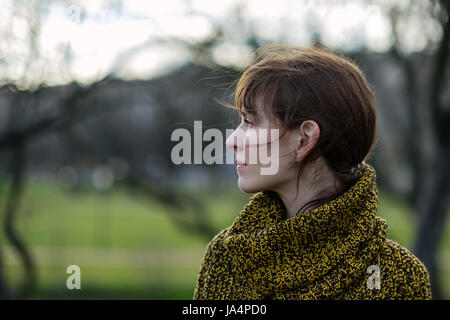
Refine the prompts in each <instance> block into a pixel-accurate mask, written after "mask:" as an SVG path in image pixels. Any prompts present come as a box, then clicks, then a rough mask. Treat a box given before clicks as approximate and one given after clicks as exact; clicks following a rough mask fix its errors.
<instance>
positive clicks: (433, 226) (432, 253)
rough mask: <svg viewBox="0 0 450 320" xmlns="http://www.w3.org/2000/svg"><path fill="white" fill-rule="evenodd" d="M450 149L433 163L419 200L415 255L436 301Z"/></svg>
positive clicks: (448, 192) (449, 185)
mask: <svg viewBox="0 0 450 320" xmlns="http://www.w3.org/2000/svg"><path fill="white" fill-rule="evenodd" d="M449 155H450V154H449V152H448V150H442V149H440V151H439V152H438V153H437V155H436V156H435V157H434V159H433V160H432V163H431V165H430V166H429V167H428V170H427V171H428V172H427V174H426V176H425V179H424V181H423V184H422V188H421V189H422V190H421V194H420V201H419V208H418V212H419V230H418V234H417V237H416V243H415V254H416V255H417V257H419V258H420V259H421V260H422V262H423V263H424V264H425V266H426V267H427V269H428V271H429V273H430V277H431V287H432V294H433V298H434V299H442V298H443V292H442V289H441V286H440V282H439V274H438V273H439V270H438V266H437V252H438V248H439V243H440V240H441V237H442V234H443V231H444V228H443V226H444V225H445V222H446V217H447V210H448V205H449V197H450V179H449V174H450V170H449V163H450V157H449Z"/></svg>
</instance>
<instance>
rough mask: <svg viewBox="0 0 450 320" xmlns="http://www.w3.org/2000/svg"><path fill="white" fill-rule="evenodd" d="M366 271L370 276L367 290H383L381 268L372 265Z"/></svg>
mask: <svg viewBox="0 0 450 320" xmlns="http://www.w3.org/2000/svg"><path fill="white" fill-rule="evenodd" d="M366 271H367V273H369V274H370V276H369V278H368V279H367V288H368V289H370V290H373V289H378V290H379V289H380V288H381V280H380V267H379V266H377V265H374V264H372V265H370V266H368V267H367V270H366Z"/></svg>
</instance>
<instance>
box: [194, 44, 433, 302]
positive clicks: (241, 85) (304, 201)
mask: <svg viewBox="0 0 450 320" xmlns="http://www.w3.org/2000/svg"><path fill="white" fill-rule="evenodd" d="M235 103H236V105H235V107H236V109H237V110H238V111H239V112H240V114H241V115H242V122H241V124H240V125H239V127H238V128H237V129H236V131H235V132H234V133H233V134H232V136H230V137H229V139H228V140H227V146H228V147H230V148H233V149H234V151H235V152H236V161H237V163H238V168H237V171H238V176H239V180H238V185H239V188H240V189H241V190H242V191H243V192H248V193H256V194H254V195H253V196H252V197H251V198H250V201H249V203H248V204H247V205H246V206H245V207H244V209H243V210H242V211H241V212H240V214H239V216H238V217H237V218H236V220H235V221H234V223H233V224H232V225H231V226H230V227H228V228H226V229H224V230H222V231H221V232H219V234H217V235H216V236H215V237H214V238H213V239H212V240H211V242H210V243H209V244H208V247H207V249H206V252H205V255H204V258H203V263H202V265H201V268H200V273H199V275H198V279H197V284H196V287H195V292H194V299H431V290H430V282H429V276H428V272H427V270H426V268H425V267H424V265H423V264H422V263H421V262H420V261H419V260H418V259H417V258H416V257H415V256H414V255H413V254H412V253H411V252H409V251H408V250H407V249H406V248H404V247H402V246H400V245H399V244H397V243H395V242H393V241H391V240H388V239H387V238H386V228H387V225H386V222H385V221H384V220H383V219H381V218H379V217H378V216H376V212H377V202H378V198H377V186H376V181H375V180H376V174H375V170H374V169H373V167H372V166H370V165H369V164H367V163H366V162H365V161H366V160H367V159H368V157H369V156H370V154H371V152H372V149H373V147H374V145H375V144H376V139H377V134H376V110H375V99H374V95H373V93H372V91H371V89H370V87H369V85H368V83H367V81H366V79H365V78H364V76H363V74H362V72H361V71H360V70H359V68H358V67H357V66H356V65H354V64H353V63H351V62H350V61H348V60H347V59H345V58H344V57H341V56H339V55H337V54H334V53H331V52H328V51H325V50H323V49H321V50H319V49H303V48H296V47H288V46H266V47H263V48H260V49H259V50H257V60H256V63H255V64H254V65H252V66H250V67H249V68H248V69H247V70H246V71H245V72H244V73H243V74H242V76H241V78H240V79H239V81H238V83H237V87H236V95H235ZM262 129H264V130H265V132H267V133H268V134H267V135H266V139H263V138H261V139H260V140H259V137H260V136H258V140H254V139H253V141H254V142H255V141H256V143H251V139H249V136H250V134H249V133H250V132H252V131H254V132H259V131H263V130H262ZM262 136H263V135H262ZM273 137H275V138H273ZM275 146H276V148H275ZM263 147H264V148H266V149H268V150H269V151H271V152H273V153H274V154H275V155H276V157H273V154H271V160H272V161H276V162H277V170H276V172H274V173H273V174H261V172H262V171H261V169H262V168H264V167H267V166H268V164H267V163H262V161H256V162H253V163H251V162H249V161H248V159H249V157H247V156H248V155H249V154H250V153H251V152H254V149H255V148H256V149H261V148H263ZM252 150H253V151H252Z"/></svg>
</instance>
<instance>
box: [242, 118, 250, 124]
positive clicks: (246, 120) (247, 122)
mask: <svg viewBox="0 0 450 320" xmlns="http://www.w3.org/2000/svg"><path fill="white" fill-rule="evenodd" d="M242 121H244V122H245V123H246V124H247V125H251V124H252V123H251V122H250V121H248V119H242Z"/></svg>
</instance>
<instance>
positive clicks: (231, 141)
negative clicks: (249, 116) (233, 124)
mask: <svg viewBox="0 0 450 320" xmlns="http://www.w3.org/2000/svg"><path fill="white" fill-rule="evenodd" d="M225 145H226V146H227V147H228V148H230V149H231V150H233V151H234V152H237V149H238V146H237V145H238V129H236V130H234V131H233V133H232V134H231V135H230V136H229V137H228V139H227V141H226V142H225Z"/></svg>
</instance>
